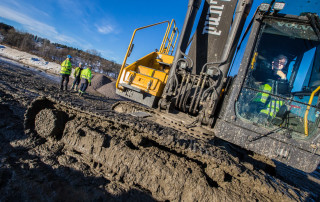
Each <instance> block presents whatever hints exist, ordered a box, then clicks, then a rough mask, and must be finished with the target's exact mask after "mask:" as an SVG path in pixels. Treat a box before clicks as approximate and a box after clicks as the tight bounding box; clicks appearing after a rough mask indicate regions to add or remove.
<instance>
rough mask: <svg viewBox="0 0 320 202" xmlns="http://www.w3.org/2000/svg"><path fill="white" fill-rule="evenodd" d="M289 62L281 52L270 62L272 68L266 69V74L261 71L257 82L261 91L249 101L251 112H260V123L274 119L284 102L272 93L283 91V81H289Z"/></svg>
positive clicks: (276, 93)
mask: <svg viewBox="0 0 320 202" xmlns="http://www.w3.org/2000/svg"><path fill="white" fill-rule="evenodd" d="M287 63H288V58H287V57H286V56H285V55H283V54H280V55H277V56H276V57H274V58H273V60H272V62H271V64H270V63H269V64H270V65H271V68H270V67H269V68H266V69H265V70H267V71H268V72H265V74H261V71H260V72H259V76H260V78H259V79H257V80H256V82H255V85H256V86H257V89H258V90H259V92H258V93H257V94H256V95H255V96H254V98H253V99H252V100H251V102H250V103H249V110H248V112H249V113H251V114H252V113H253V114H259V115H258V118H259V121H258V122H259V123H266V121H267V122H269V121H271V120H273V119H274V118H275V116H276V115H277V113H278V112H279V111H280V108H281V107H282V106H283V104H284V103H283V101H282V100H278V99H277V98H276V97H275V96H271V95H278V94H279V91H280V92H281V91H282V90H281V89H280V88H283V87H281V86H282V85H281V83H282V84H285V83H287V71H288V70H287V69H288V67H287ZM261 77H263V78H261ZM279 121H281V120H279ZM279 121H278V122H279ZM275 124H278V123H275Z"/></svg>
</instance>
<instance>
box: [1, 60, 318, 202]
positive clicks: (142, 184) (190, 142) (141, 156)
mask: <svg viewBox="0 0 320 202" xmlns="http://www.w3.org/2000/svg"><path fill="white" fill-rule="evenodd" d="M0 59H1V58H0ZM53 77H54V76H52V78H53ZM57 77H58V76H57ZM52 78H51V76H48V77H46V76H44V74H43V72H42V71H41V70H37V69H32V68H28V67H24V66H23V65H16V64H13V63H10V62H7V61H4V60H0V144H1V145H0V201H317V200H319V195H318V194H319V192H318V190H319V189H318V188H319V182H318V179H314V180H312V181H310V179H309V181H308V183H309V184H310V182H311V184H312V186H311V187H314V189H312V188H310V186H308V187H306V186H305V183H304V181H303V178H297V181H295V180H294V179H292V178H290V179H288V178H285V177H281V176H278V175H277V174H276V171H275V169H274V168H272V166H271V165H267V164H264V163H259V162H258V161H257V160H253V159H251V160H249V159H250V157H249V156H245V155H246V154H245V153H243V154H241V155H242V156H241V155H236V154H234V153H236V151H237V148H234V150H233V152H232V151H231V150H230V148H233V146H231V145H229V147H228V144H227V143H223V142H221V143H219V144H216V145H213V144H210V142H204V141H202V140H199V139H196V138H193V137H190V136H188V135H186V134H184V133H182V132H178V131H176V130H174V129H172V128H167V127H163V126H161V125H158V124H157V123H153V122H149V121H147V120H144V119H143V118H139V117H133V116H130V115H127V114H118V113H117V112H114V111H113V110H112V109H111V107H112V105H113V104H114V103H115V102H117V101H119V100H118V99H115V98H106V97H105V96H102V95H101V94H99V93H98V92H96V91H93V90H91V91H90V92H89V94H87V95H85V96H83V97H79V96H78V95H77V93H74V92H70V91H69V92H65V91H64V92H61V91H60V90H59V84H58V79H52ZM37 98H38V99H39V98H41V99H42V100H44V101H45V100H46V99H45V98H48V100H49V101H50V100H51V101H54V102H53V104H54V105H56V109H57V110H61V111H63V113H64V114H65V116H66V119H65V122H64V123H63V124H64V125H65V126H64V128H63V131H62V133H61V137H59V138H52V137H48V138H43V137H44V136H45V134H47V133H48V131H49V130H50V126H51V124H52V122H51V121H52V120H51V119H50V117H51V115H52V114H54V112H53V111H52V110H51V111H50V109H48V110H46V111H45V110H44V111H42V112H41V113H39V114H38V115H37V116H36V117H35V126H34V128H35V130H32V129H30V127H29V126H28V124H27V126H26V128H28V127H29V129H27V130H25V128H24V119H25V117H24V115H25V113H26V111H27V109H28V107H30V106H32V104H33V105H34V106H33V107H35V105H37V102H34V103H33V100H35V99H37ZM41 99H40V101H39V102H38V103H43V102H41ZM49 101H48V102H49ZM27 118H28V117H27ZM48 136H50V135H48ZM228 148H229V149H228ZM313 185H314V186H313Z"/></svg>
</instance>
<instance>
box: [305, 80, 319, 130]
mask: <svg viewBox="0 0 320 202" xmlns="http://www.w3.org/2000/svg"><path fill="white" fill-rule="evenodd" d="M319 90H320V86H319V87H318V88H317V89H315V90H314V91H313V92H312V93H311V96H310V99H309V102H308V107H307V110H306V113H305V114H304V134H305V135H306V136H308V135H309V131H308V114H309V110H310V106H311V104H312V101H313V97H314V95H315V94H316V93H317V92H318V91H319Z"/></svg>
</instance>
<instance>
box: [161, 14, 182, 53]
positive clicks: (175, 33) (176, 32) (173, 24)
mask: <svg viewBox="0 0 320 202" xmlns="http://www.w3.org/2000/svg"><path fill="white" fill-rule="evenodd" d="M171 28H172V32H171V35H170V38H169V33H170V30H171ZM178 36H179V30H178V28H177V27H176V22H175V21H174V19H172V20H171V23H170V26H168V28H167V31H166V34H165V35H164V37H163V40H162V43H161V46H160V49H159V52H160V53H163V54H169V52H170V50H171V54H172V53H173V51H174V48H175V45H176V42H177V39H178ZM174 38H175V42H174V44H173V45H172V42H173V40H174ZM167 42H168V46H167V48H166V49H165V45H166V43H167Z"/></svg>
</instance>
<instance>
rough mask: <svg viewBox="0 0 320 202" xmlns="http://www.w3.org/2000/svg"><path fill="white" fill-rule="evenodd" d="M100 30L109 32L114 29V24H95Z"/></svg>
mask: <svg viewBox="0 0 320 202" xmlns="http://www.w3.org/2000/svg"><path fill="white" fill-rule="evenodd" d="M95 26H96V28H97V30H98V32H99V33H101V34H109V33H111V32H113V31H114V28H113V26H112V25H95Z"/></svg>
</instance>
